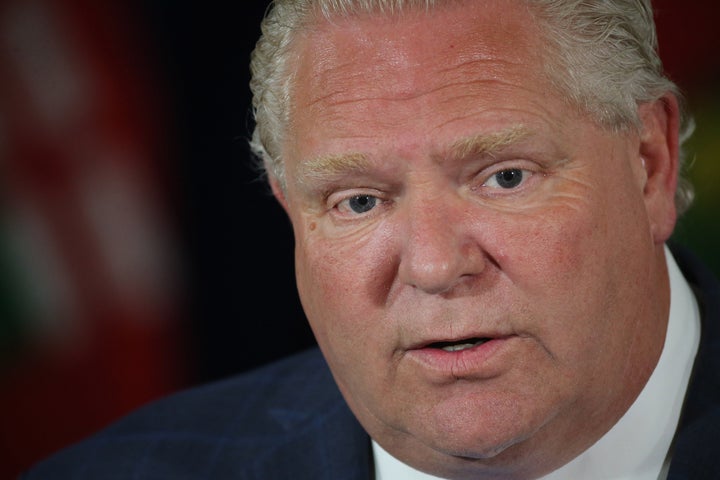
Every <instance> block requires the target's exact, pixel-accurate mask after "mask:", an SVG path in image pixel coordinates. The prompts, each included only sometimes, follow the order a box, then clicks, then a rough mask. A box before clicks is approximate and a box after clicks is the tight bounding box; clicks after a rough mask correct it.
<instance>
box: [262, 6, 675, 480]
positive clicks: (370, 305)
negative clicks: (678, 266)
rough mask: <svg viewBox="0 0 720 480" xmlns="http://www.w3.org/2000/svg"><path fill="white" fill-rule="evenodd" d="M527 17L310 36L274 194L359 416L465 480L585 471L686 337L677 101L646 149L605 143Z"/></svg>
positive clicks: (390, 444) (324, 27)
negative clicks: (574, 467)
mask: <svg viewBox="0 0 720 480" xmlns="http://www.w3.org/2000/svg"><path fill="white" fill-rule="evenodd" d="M519 5H520V4H518V3H515V2H512V1H500V0H498V1H486V2H466V3H464V4H463V5H462V6H459V5H456V6H451V7H443V9H441V10H437V11H434V12H432V13H430V14H425V13H418V14H409V13H406V14H404V15H403V16H402V17H396V18H394V19H382V18H380V17H375V16H369V17H362V18H356V19H351V20H337V21H335V22H334V23H333V24H332V25H331V24H328V23H322V24H319V25H317V26H316V27H315V28H313V29H312V30H311V31H309V32H308V33H307V34H305V35H303V36H302V37H300V38H298V39H297V43H296V53H297V54H298V57H297V58H298V61H297V65H296V67H297V77H296V80H295V86H294V90H293V99H294V102H293V106H292V111H291V126H290V129H289V132H288V135H287V141H286V143H285V145H284V148H283V158H284V159H285V162H286V171H287V186H286V188H285V189H281V188H280V187H279V186H278V185H277V183H273V187H274V191H275V193H276V195H277V197H278V199H279V201H280V202H281V203H282V204H283V206H284V207H285V209H286V211H287V212H288V214H289V216H290V219H291V221H292V224H293V228H294V233H295V239H296V272H297V283H298V288H299V292H300V297H301V299H302V302H303V306H304V308H305V311H306V313H307V317H308V319H309V321H310V324H311V326H312V329H313V331H314V333H315V335H316V337H317V340H318V343H319V345H320V347H321V349H322V351H323V353H324V355H325V357H326V358H327V361H328V363H329V365H330V367H331V369H332V372H333V374H334V376H335V378H336V381H337V383H338V385H339V387H340V389H341V391H342V393H343V395H344V396H345V398H346V400H347V402H348V404H349V405H350V407H351V408H352V410H353V412H354V413H355V414H356V416H357V417H358V419H359V420H360V422H361V423H362V424H363V426H364V427H365V428H366V429H367V431H368V432H369V433H370V434H371V436H372V437H373V438H374V439H375V440H376V441H378V442H379V443H380V444H381V445H382V446H383V447H384V448H385V449H386V450H387V451H388V452H390V453H391V454H393V455H395V456H396V457H397V458H399V459H401V460H402V461H404V462H406V463H408V464H410V465H412V466H414V467H416V468H418V469H421V470H424V471H427V472H429V473H432V474H435V475H438V476H443V477H447V478H474V479H476V478H536V477H537V476H539V475H541V474H544V473H546V472H548V471H551V470H554V469H556V468H558V467H559V466H561V465H563V464H564V463H566V462H568V461H569V460H570V459H572V458H573V457H575V456H577V455H578V454H579V453H581V452H582V451H583V450H585V449H586V448H588V447H589V446H590V445H591V444H592V443H594V442H595V441H596V440H597V439H598V438H599V437H600V436H602V435H603V434H604V433H605V432H606V431H607V430H608V429H609V428H611V427H612V425H613V424H614V423H615V422H616V421H617V420H618V419H619V418H620V417H621V416H622V414H623V413H624V412H625V410H627V408H628V407H629V406H630V404H631V403H632V402H633V401H634V399H635V398H636V396H637V395H638V393H639V392H640V390H641V389H642V387H643V386H644V384H645V381H646V380H647V378H648V377H649V375H650V373H651V372H652V370H653V368H654V366H655V364H656V362H657V359H658V357H659V355H660V352H661V349H662V344H663V341H664V335H665V327H666V322H667V315H668V308H669V305H668V304H669V292H668V282H667V273H666V271H665V259H664V256H663V255H664V254H663V243H664V241H665V240H666V239H667V238H668V237H669V235H670V233H671V232H672V228H673V226H674V222H675V210H674V207H673V194H674V189H675V181H676V178H675V176H676V169H677V138H676V137H677V135H676V131H677V116H678V113H677V104H676V102H675V99H674V98H673V97H672V96H667V97H665V98H664V99H663V100H662V101H658V102H656V103H652V104H647V105H643V106H641V116H642V119H643V124H644V127H643V129H642V131H641V132H640V133H639V134H638V133H633V132H628V133H623V134H618V133H613V132H611V131H609V130H608V129H605V128H601V127H599V126H598V125H597V124H595V123H594V122H593V121H592V120H591V119H590V118H588V117H586V116H584V115H582V114H581V113H579V112H578V110H577V109H575V108H573V107H572V106H570V105H568V104H567V103H565V102H564V100H563V96H562V95H561V94H559V93H558V92H556V91H554V90H553V89H552V87H551V86H550V84H549V82H548V80H547V79H546V78H545V76H544V74H543V71H542V66H543V62H544V61H547V60H546V59H544V58H542V52H544V51H545V49H543V48H542V42H541V40H540V34H539V30H538V27H537V26H536V25H535V23H534V21H533V18H532V17H531V15H530V13H529V11H528V10H527V8H525V7H521V6H519ZM480 338H482V339H489V341H487V342H485V343H482V344H480V345H477V346H474V347H472V348H468V349H464V350H461V351H446V350H442V349H440V348H438V347H440V346H447V345H449V344H450V343H451V342H452V344H453V345H454V344H455V343H457V344H467V343H472V342H474V341H475V340H476V339H480ZM445 342H447V343H445Z"/></svg>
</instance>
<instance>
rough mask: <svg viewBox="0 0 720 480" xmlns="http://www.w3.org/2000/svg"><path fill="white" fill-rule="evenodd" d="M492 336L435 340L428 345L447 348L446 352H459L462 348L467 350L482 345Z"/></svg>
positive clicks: (429, 346) (442, 348)
mask: <svg viewBox="0 0 720 480" xmlns="http://www.w3.org/2000/svg"><path fill="white" fill-rule="evenodd" d="M490 340H491V339H490V338H478V337H474V338H465V339H463V340H458V341H456V342H435V343H431V344H430V345H428V348H437V349H441V350H445V351H446V352H459V351H462V350H467V349H468V348H473V347H477V346H478V345H482V344H483V343H485V342H488V341H490Z"/></svg>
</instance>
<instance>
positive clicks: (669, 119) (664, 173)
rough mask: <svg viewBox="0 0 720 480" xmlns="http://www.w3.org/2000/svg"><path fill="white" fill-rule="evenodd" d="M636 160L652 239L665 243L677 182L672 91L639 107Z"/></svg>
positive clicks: (672, 219) (672, 221)
mask: <svg viewBox="0 0 720 480" xmlns="http://www.w3.org/2000/svg"><path fill="white" fill-rule="evenodd" d="M639 115H640V120H641V122H642V130H641V132H640V152H639V153H640V161H641V164H642V168H643V169H644V170H645V172H644V180H645V185H644V188H643V197H644V200H645V208H646V210H647V214H648V219H649V221H650V229H651V233H652V236H653V240H654V242H655V243H656V244H662V243H665V241H666V240H667V239H668V238H670V235H671V234H672V232H673V229H674V228H675V222H676V220H677V211H676V208H675V190H676V188H677V182H678V169H679V151H680V148H679V140H678V131H679V128H680V107H679V105H678V100H677V98H676V97H675V95H673V94H670V93H668V94H666V95H665V96H663V97H662V98H661V99H659V100H657V101H654V102H649V103H645V104H643V105H641V106H640V107H639Z"/></svg>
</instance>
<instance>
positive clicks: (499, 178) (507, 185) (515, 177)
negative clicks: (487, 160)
mask: <svg viewBox="0 0 720 480" xmlns="http://www.w3.org/2000/svg"><path fill="white" fill-rule="evenodd" d="M530 175H532V173H531V172H528V171H527V170H522V169H520V168H510V169H507V170H501V171H499V172H497V173H495V174H494V175H493V176H492V177H490V178H489V179H488V180H487V182H485V186H488V187H493V188H503V189H511V188H516V187H518V186H520V184H521V183H523V181H524V180H526V179H527V177H528V176H530Z"/></svg>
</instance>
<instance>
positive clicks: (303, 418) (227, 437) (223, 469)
mask: <svg viewBox="0 0 720 480" xmlns="http://www.w3.org/2000/svg"><path fill="white" fill-rule="evenodd" d="M337 428H341V429H342V430H340V431H337V432H335V431H334V430H336V429H337ZM348 429H350V430H351V431H355V432H358V433H357V435H359V437H358V439H362V435H363V434H362V433H359V431H358V429H359V426H357V424H356V423H355V420H354V418H353V417H352V414H351V413H350V412H349V410H348V408H347V406H346V404H345V402H344V400H343V399H342V396H341V395H340V393H339V391H338V390H337V387H336V386H335V383H334V381H333V379H332V376H331V374H330V372H329V370H328V368H327V366H326V364H325V361H324V360H323V358H322V356H321V355H320V353H319V351H318V350H317V349H311V350H309V351H306V352H303V353H300V354H296V355H293V356H291V357H288V358H285V359H283V360H280V361H278V362H275V363H272V364H270V365H267V366H265V367H261V368H259V369H257V370H254V371H251V372H248V373H246V374H242V375H239V376H236V377H233V378H230V379H227V380H223V381H220V382H216V383H212V384H209V385H205V386H201V387H197V388H193V389H189V390H187V391H183V392H180V393H177V394H174V395H171V396H169V397H167V398H164V399H161V400H158V401H155V402H153V403H151V404H149V405H147V406H145V407H142V408H140V409H138V410H137V411H135V412H133V413H131V414H130V415H128V416H126V417H125V418H123V419H121V420H119V421H118V422H116V423H114V424H112V425H110V426H109V427H108V428H106V429H104V430H103V431H101V432H99V433H97V434H95V435H93V436H92V437H90V438H88V439H86V440H84V441H82V442H80V443H78V444H76V445H73V446H71V447H69V448H67V449H65V450H63V451H61V452H59V453H57V454H55V455H54V456H52V457H50V458H49V459H47V460H45V461H43V462H41V463H40V464H38V465H36V466H35V467H34V468H33V469H31V470H30V471H29V472H27V474H26V475H25V476H24V477H22V478H25V479H28V480H34V479H44V478H52V479H63V478H73V479H86V478H87V479H90V478H92V479H95V478H106V479H116V478H117V479H120V478H123V479H125V478H154V479H161V478H162V479H164V478H167V479H170V478H172V479H190V478H193V479H195V478H281V476H283V475H289V473H288V471H282V470H278V469H277V468H276V467H277V466H273V462H274V459H276V458H278V455H279V454H280V452H284V453H283V455H284V456H287V455H288V454H290V455H296V454H297V453H296V452H302V451H303V449H304V450H305V451H306V452H307V451H312V449H313V448H321V449H322V448H324V447H322V446H319V447H318V446H316V447H313V444H316V443H318V442H320V443H322V442H325V441H327V439H328V432H330V433H329V434H330V436H331V437H332V436H334V435H336V434H341V432H342V431H345V432H347V431H348ZM300 443H302V444H303V445H300ZM296 444H298V445H296ZM353 448H354V447H353ZM299 458H300V459H302V457H299ZM270 466H273V467H272V468H270ZM269 468H270V470H273V469H274V471H275V472H276V475H277V476H273V475H268V474H267V471H268V469H269ZM252 472H255V473H252ZM287 478H291V477H287ZM298 478H305V477H298ZM308 478H310V477H308ZM318 478H321V477H318Z"/></svg>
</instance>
